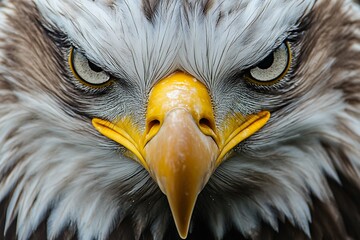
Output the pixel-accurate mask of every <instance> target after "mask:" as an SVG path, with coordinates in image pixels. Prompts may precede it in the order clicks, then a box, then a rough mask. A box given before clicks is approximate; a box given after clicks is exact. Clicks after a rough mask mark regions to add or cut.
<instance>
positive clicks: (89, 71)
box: [69, 48, 111, 88]
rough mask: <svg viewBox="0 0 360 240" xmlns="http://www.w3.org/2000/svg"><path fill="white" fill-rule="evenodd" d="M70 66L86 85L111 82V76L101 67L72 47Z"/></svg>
mask: <svg viewBox="0 0 360 240" xmlns="http://www.w3.org/2000/svg"><path fill="white" fill-rule="evenodd" d="M69 66H70V69H71V71H72V73H73V74H74V76H75V77H76V78H77V79H78V80H79V81H80V82H81V83H83V84H84V85H87V86H90V87H95V88H96V87H104V86H106V85H107V84H109V83H110V82H111V76H110V74H108V73H107V72H105V71H104V70H103V69H102V68H101V67H99V66H97V65H96V64H95V63H93V62H91V61H89V60H88V59H87V58H86V57H85V56H84V55H83V54H82V53H81V52H79V51H77V50H76V49H75V48H71V50H70V55H69Z"/></svg>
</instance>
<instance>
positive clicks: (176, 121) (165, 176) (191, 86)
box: [92, 72, 270, 238]
mask: <svg viewBox="0 0 360 240" xmlns="http://www.w3.org/2000/svg"><path fill="white" fill-rule="evenodd" d="M235 115H236V114H235ZM236 116H238V117H231V118H228V119H227V121H225V124H226V126H223V128H221V129H226V130H223V131H221V130H219V129H218V128H216V126H215V117H214V113H213V106H212V103H211V98H210V95H209V93H208V90H207V88H206V87H205V85H203V84H202V83H201V82H199V81H198V80H196V79H195V78H193V77H192V76H190V75H188V74H185V73H182V72H176V73H174V74H172V75H170V76H168V77H167V78H165V79H163V80H161V81H160V82H159V83H157V84H156V85H155V86H154V87H153V89H152V90H151V92H150V95H149V100H148V107H147V113H146V128H145V132H144V133H141V132H140V131H138V130H137V129H136V127H135V126H133V125H131V124H129V120H126V121H124V120H123V119H120V120H118V121H116V122H115V123H111V122H108V121H105V120H101V119H96V118H94V119H93V121H92V122H93V125H94V127H95V128H96V129H97V130H98V131H99V132H100V133H102V134H103V135H105V136H107V137H108V138H110V139H112V140H114V141H116V142H118V143H120V144H121V145H123V146H125V147H126V148H127V149H128V150H130V151H131V152H132V153H133V156H134V158H135V159H136V160H137V161H138V162H139V163H140V164H142V165H143V166H144V168H145V169H146V170H148V171H149V173H150V175H151V176H152V178H153V179H154V180H155V181H156V182H157V184H158V185H159V187H160V189H161V191H162V192H163V193H164V194H166V196H167V199H168V202H169V205H170V209H171V212H172V214H173V217H174V220H175V224H176V227H177V230H178V233H179V235H180V236H181V237H182V238H186V237H187V234H188V229H189V225H190V220H191V216H192V212H193V209H194V206H195V203H196V199H197V196H198V194H199V193H200V192H201V190H202V189H203V187H204V186H205V184H206V183H207V182H208V180H209V178H210V176H211V174H212V173H213V172H214V171H215V169H216V167H217V166H219V165H220V163H221V162H222V161H223V159H224V156H225V155H226V154H227V153H228V152H229V151H230V150H231V149H232V148H233V147H235V146H236V145H237V144H239V143H240V142H241V141H243V140H244V139H246V138H248V137H249V136H251V135H252V134H253V133H255V132H256V131H258V130H259V129H260V128H261V127H262V126H264V125H265V124H266V122H267V121H268V119H269V117H270V114H269V112H267V111H263V112H260V113H257V114H254V115H249V116H245V117H244V116H242V115H240V114H237V115H236ZM130 122H131V121H130ZM229 129H230V130H229Z"/></svg>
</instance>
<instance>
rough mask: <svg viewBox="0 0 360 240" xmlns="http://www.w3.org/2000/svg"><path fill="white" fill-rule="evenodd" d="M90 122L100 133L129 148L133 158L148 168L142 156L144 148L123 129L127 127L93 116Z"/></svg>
mask: <svg viewBox="0 0 360 240" xmlns="http://www.w3.org/2000/svg"><path fill="white" fill-rule="evenodd" d="M92 124H93V126H94V127H95V129H96V130H97V131H99V132H100V133H101V134H102V135H104V136H106V137H108V138H109V139H111V140H113V141H115V142H117V143H119V144H120V145H122V146H124V147H125V148H126V149H128V150H130V151H131V152H132V153H133V154H134V155H135V156H136V158H137V159H135V160H137V161H138V162H139V163H140V164H141V165H142V166H143V167H144V168H145V169H146V170H147V171H149V170H150V169H149V166H148V164H147V162H146V160H145V157H144V155H145V154H144V150H143V148H142V147H141V145H140V143H139V142H138V141H136V140H135V139H134V138H133V137H132V136H131V135H130V134H129V133H128V132H127V131H126V130H125V129H126V128H127V129H128V128H129V127H121V126H118V125H117V124H114V123H112V122H109V121H106V120H102V119H99V118H93V119H92ZM135 137H136V136H135Z"/></svg>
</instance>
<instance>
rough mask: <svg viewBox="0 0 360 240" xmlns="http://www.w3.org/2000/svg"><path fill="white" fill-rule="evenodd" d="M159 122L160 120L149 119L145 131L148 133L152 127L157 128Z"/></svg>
mask: <svg viewBox="0 0 360 240" xmlns="http://www.w3.org/2000/svg"><path fill="white" fill-rule="evenodd" d="M160 124H161V123H160V121H159V120H157V119H154V120H152V121H150V122H149V123H148V126H147V133H149V132H150V131H151V129H153V128H158V127H159V126H160Z"/></svg>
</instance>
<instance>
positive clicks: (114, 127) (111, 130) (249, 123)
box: [92, 111, 270, 171]
mask: <svg viewBox="0 0 360 240" xmlns="http://www.w3.org/2000/svg"><path fill="white" fill-rule="evenodd" d="M269 118H270V113H269V112H268V111H262V112H259V113H257V114H252V115H249V116H248V117H247V120H246V121H245V122H243V123H242V124H241V125H240V126H239V127H238V128H236V129H235V130H234V131H233V132H232V133H231V134H230V135H229V136H228V137H227V138H225V139H223V141H221V140H219V139H221V137H220V136H218V135H217V134H215V133H214V132H213V131H211V133H210V132H208V131H206V129H205V130H203V129H202V128H201V126H199V128H200V129H201V131H202V132H203V134H204V135H208V136H210V137H212V138H213V139H214V141H215V143H216V144H217V145H218V148H219V153H218V157H217V159H216V163H215V168H217V167H218V166H219V165H220V164H221V163H222V161H223V159H224V157H225V156H226V154H227V153H228V152H230V151H231V149H233V148H234V147H235V146H236V145H238V144H239V143H240V142H242V141H244V140H245V139H247V138H248V137H250V136H251V135H253V134H254V133H255V132H257V131H258V130H259V129H260V128H262V127H263V126H264V125H265V124H266V122H267V121H268V120H269ZM92 124H93V126H94V127H95V129H96V130H98V131H99V132H100V133H101V134H103V135H104V136H106V137H108V138H110V139H111V140H113V141H115V142H117V143H119V144H120V145H122V146H124V147H125V148H126V149H128V150H130V151H131V152H132V153H133V154H134V155H135V156H136V157H137V159H136V160H137V161H138V162H139V163H140V164H141V165H142V166H143V167H144V168H145V169H146V170H148V171H149V166H148V164H147V162H146V157H145V153H144V148H145V146H146V144H147V142H149V140H150V139H151V138H150V139H149V137H148V134H147V135H146V136H145V137H143V139H141V138H140V139H134V138H133V137H132V136H131V135H130V134H129V133H128V132H127V131H126V130H125V129H128V127H127V126H126V127H121V126H119V125H118V124H114V123H111V122H109V121H106V120H102V119H99V118H94V119H93V120H92ZM156 128H157V130H158V129H159V128H161V125H159V126H156ZM156 132H157V131H156ZM156 132H155V133H151V135H155V134H156ZM135 137H136V136H135ZM220 141H221V142H220Z"/></svg>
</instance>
